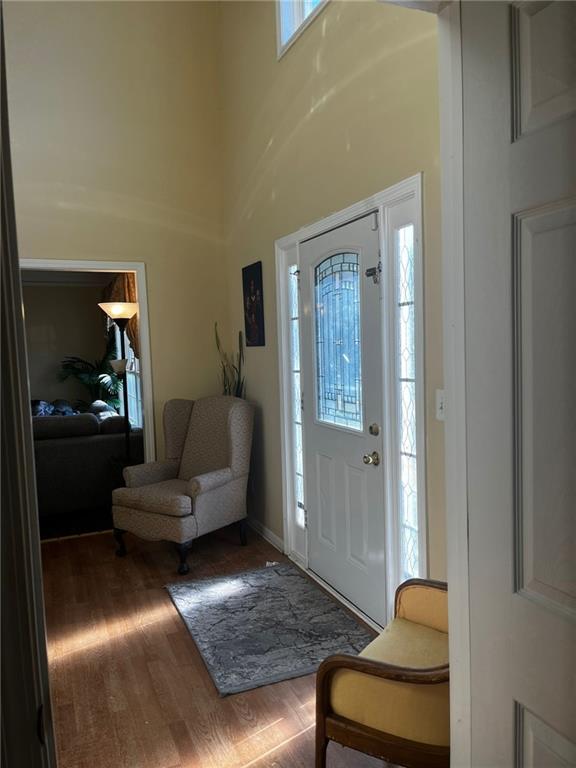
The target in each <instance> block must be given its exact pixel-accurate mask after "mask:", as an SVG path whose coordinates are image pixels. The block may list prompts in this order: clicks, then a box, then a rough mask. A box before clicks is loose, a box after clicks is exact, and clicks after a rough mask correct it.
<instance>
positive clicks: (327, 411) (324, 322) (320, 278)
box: [314, 253, 363, 431]
mask: <svg viewBox="0 0 576 768" xmlns="http://www.w3.org/2000/svg"><path fill="white" fill-rule="evenodd" d="M314 290H315V305H316V309H315V313H316V314H315V319H316V338H315V342H316V415H317V418H318V420H319V421H323V422H326V423H328V424H334V425H338V426H342V427H347V428H349V429H355V430H358V431H362V429H363V418H362V368H361V355H360V276H359V258H358V254H357V253H338V254H335V255H333V256H329V257H328V258H327V259H324V261H322V262H321V263H320V264H318V266H317V267H316V268H315V270H314Z"/></svg>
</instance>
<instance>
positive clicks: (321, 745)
mask: <svg viewBox="0 0 576 768" xmlns="http://www.w3.org/2000/svg"><path fill="white" fill-rule="evenodd" d="M327 749H328V739H327V738H325V737H324V735H323V733H321V732H319V731H318V727H317V730H316V761H315V768H326V750H327Z"/></svg>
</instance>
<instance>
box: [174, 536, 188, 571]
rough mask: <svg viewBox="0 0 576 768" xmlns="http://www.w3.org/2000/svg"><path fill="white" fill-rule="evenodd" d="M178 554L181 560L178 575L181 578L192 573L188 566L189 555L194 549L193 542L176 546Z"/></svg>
mask: <svg viewBox="0 0 576 768" xmlns="http://www.w3.org/2000/svg"><path fill="white" fill-rule="evenodd" d="M175 546H176V552H178V557H179V558H180V564H179V565H178V573H179V574H180V576H185V575H186V574H187V573H189V571H190V566H189V565H188V562H187V560H188V553H189V552H190V550H191V549H192V540H190V541H185V542H184V543H183V544H176V545H175Z"/></svg>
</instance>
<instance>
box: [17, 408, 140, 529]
mask: <svg viewBox="0 0 576 768" xmlns="http://www.w3.org/2000/svg"><path fill="white" fill-rule="evenodd" d="M32 424H33V431H34V454H35V460H36V483H37V491H38V506H39V513H40V525H41V531H42V534H43V535H48V534H50V533H53V532H54V525H51V523H50V521H52V522H54V519H55V518H56V517H58V518H60V522H61V523H64V517H65V516H66V517H67V518H68V519H69V520H70V524H69V525H64V530H60V529H61V528H62V525H60V526H58V525H57V526H56V528H59V530H58V533H59V534H60V535H61V534H63V533H66V532H69V533H75V532H82V531H85V530H86V528H88V529H90V527H91V525H90V524H89V523H88V524H87V522H86V521H82V520H80V519H79V518H81V517H83V516H89V514H90V513H99V514H100V517H101V518H102V523H101V524H105V520H106V519H108V518H109V516H110V507H111V502H112V490H113V489H114V488H117V487H119V486H120V485H123V481H122V467H123V466H124V465H125V463H126V462H125V460H124V448H125V443H124V440H125V437H124V419H123V418H122V417H121V416H112V417H109V418H106V419H103V420H101V421H100V420H99V419H98V418H97V417H96V416H95V415H94V414H92V413H82V414H77V415H72V416H34V417H33V419H32ZM143 460H144V450H143V436H142V430H141V429H133V430H132V431H131V434H130V462H129V463H130V464H139V463H141V462H142V461H143ZM68 528H69V530H68Z"/></svg>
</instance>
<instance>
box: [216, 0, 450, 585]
mask: <svg viewBox="0 0 576 768" xmlns="http://www.w3.org/2000/svg"><path fill="white" fill-rule="evenodd" d="M221 23H222V68H223V70H222V71H223V84H224V93H223V95H224V99H223V103H224V118H225V119H224V127H225V139H226V157H227V165H226V169H225V174H226V178H227V185H226V192H225V195H226V206H225V211H226V219H225V227H226V231H227V245H226V253H227V259H228V283H229V295H230V309H231V318H232V327H233V328H241V327H242V323H243V319H242V296H241V268H242V267H243V266H245V265H246V264H250V263H252V262H254V261H256V260H262V262H263V277H264V303H265V322H266V339H267V346H266V347H258V348H252V349H248V350H247V353H246V373H247V382H248V396H249V397H251V398H253V399H255V400H256V401H257V402H258V403H259V404H260V407H261V420H260V422H259V424H258V427H257V435H256V451H257V455H256V462H255V463H256V466H257V476H256V487H257V493H256V499H255V505H254V508H253V514H254V515H256V516H257V519H258V521H259V522H260V524H261V525H263V526H264V527H265V530H266V531H267V533H269V534H271V537H272V538H273V539H275V540H276V541H278V540H279V539H281V538H282V485H281V437H280V436H281V430H280V394H279V385H278V374H277V371H278V356H277V328H276V303H277V297H276V287H275V282H274V281H275V268H274V242H275V241H276V240H277V239H279V238H281V237H284V236H286V235H288V234H289V233H290V232H294V231H296V230H298V229H299V228H301V227H303V226H305V225H306V224H309V223H311V222H313V221H318V220H320V219H322V218H324V217H325V216H327V215H328V214H330V213H332V212H334V211H338V210H342V209H344V208H346V207H348V206H349V205H351V204H352V203H354V202H355V201H357V200H362V199H365V198H367V197H368V196H370V195H372V194H375V193H376V192H378V191H379V190H382V189H385V188H387V187H390V186H392V185H393V184H395V183H398V182H399V181H401V180H403V179H405V178H408V177H410V176H413V175H414V174H415V173H418V172H419V171H422V172H423V208H424V243H425V250H424V271H425V286H426V288H425V328H426V366H425V368H426V371H425V373H426V421H427V434H428V443H427V451H426V453H427V473H428V485H427V509H428V515H429V534H430V541H429V571H430V575H431V576H433V577H436V578H443V577H445V575H446V558H445V543H444V539H445V522H444V443H443V440H444V435H443V426H442V424H441V423H439V422H437V421H436V420H435V404H434V403H435V390H436V389H440V388H442V386H443V381H442V338H441V336H442V317H441V315H442V298H441V241H440V177H439V172H440V169H439V126H438V85H437V33H436V26H437V21H436V18H435V17H434V16H433V15H431V14H426V13H421V12H418V11H413V10H407V9H405V8H398V7H395V6H390V5H386V4H382V3H337V2H334V3H328V4H327V6H326V7H325V9H324V10H323V11H322V13H321V14H320V15H319V16H318V18H317V19H315V20H314V22H313V23H312V24H311V25H310V26H309V28H308V29H307V30H306V32H305V34H303V35H302V36H301V37H300V39H299V40H298V41H297V42H296V43H295V44H294V45H293V46H292V47H291V48H290V50H289V51H288V52H287V53H286V54H285V55H284V56H283V57H282V59H280V61H277V59H276V48H275V26H274V25H275V13H274V5H273V4H272V3H266V2H265V3H249V2H248V3H244V2H235V3H224V4H223V9H222V14H221Z"/></svg>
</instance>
